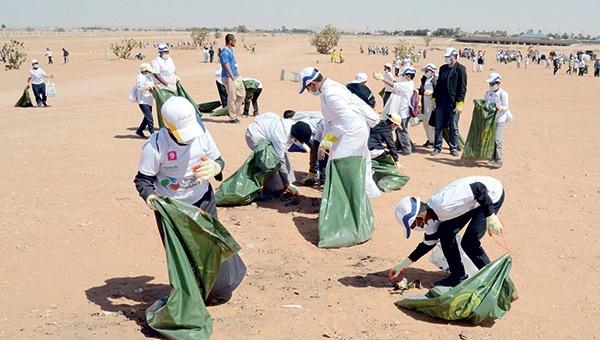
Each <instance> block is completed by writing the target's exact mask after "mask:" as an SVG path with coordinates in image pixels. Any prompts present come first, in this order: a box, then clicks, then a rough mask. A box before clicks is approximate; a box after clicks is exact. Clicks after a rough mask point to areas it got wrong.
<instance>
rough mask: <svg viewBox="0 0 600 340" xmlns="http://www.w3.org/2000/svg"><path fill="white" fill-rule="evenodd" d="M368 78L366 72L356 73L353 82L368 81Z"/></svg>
mask: <svg viewBox="0 0 600 340" xmlns="http://www.w3.org/2000/svg"><path fill="white" fill-rule="evenodd" d="M367 79H369V77H367V74H366V73H362V72H361V73H357V74H356V78H354V80H353V81H352V82H353V83H364V82H365V81H367Z"/></svg>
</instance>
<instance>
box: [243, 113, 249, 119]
mask: <svg viewBox="0 0 600 340" xmlns="http://www.w3.org/2000/svg"><path fill="white" fill-rule="evenodd" d="M248 117H250V116H249V115H248V114H247V113H244V114H243V115H242V118H248Z"/></svg>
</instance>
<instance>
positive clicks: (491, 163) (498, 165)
mask: <svg viewBox="0 0 600 340" xmlns="http://www.w3.org/2000/svg"><path fill="white" fill-rule="evenodd" d="M487 165H488V166H490V167H492V168H496V169H498V168H501V167H502V161H489V162H488V164H487Z"/></svg>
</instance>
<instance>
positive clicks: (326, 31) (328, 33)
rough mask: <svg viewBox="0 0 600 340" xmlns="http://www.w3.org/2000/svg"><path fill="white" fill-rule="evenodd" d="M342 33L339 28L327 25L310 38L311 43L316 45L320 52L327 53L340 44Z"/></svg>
mask: <svg viewBox="0 0 600 340" xmlns="http://www.w3.org/2000/svg"><path fill="white" fill-rule="evenodd" d="M341 35H342V34H341V33H340V31H339V30H338V29H337V28H335V27H333V26H331V25H327V26H325V28H323V29H322V30H321V32H319V33H317V34H315V35H314V36H313V37H312V38H311V39H310V45H311V46H315V47H316V48H317V52H318V53H321V54H327V53H329V51H331V49H332V48H334V47H335V46H337V45H338V41H339V40H340V36H341Z"/></svg>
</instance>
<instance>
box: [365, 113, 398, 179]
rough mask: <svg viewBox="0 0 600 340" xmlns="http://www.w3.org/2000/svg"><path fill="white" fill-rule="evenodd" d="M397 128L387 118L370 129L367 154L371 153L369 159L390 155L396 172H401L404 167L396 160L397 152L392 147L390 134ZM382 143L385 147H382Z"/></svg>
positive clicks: (392, 138)
mask: <svg viewBox="0 0 600 340" xmlns="http://www.w3.org/2000/svg"><path fill="white" fill-rule="evenodd" d="M397 127H398V125H397V124H396V123H394V122H393V121H392V120H391V119H389V118H387V119H385V120H382V121H381V122H379V124H377V125H375V126H374V127H372V128H371V132H370V134H369V142H368V145H369V152H370V153H371V159H373V158H377V157H379V156H381V155H390V157H392V159H393V160H394V164H395V165H396V170H398V171H402V170H404V167H403V166H402V164H400V161H399V160H398V152H397V151H396V146H395V145H394V136H393V134H392V131H394V130H395V129H396V128H397ZM384 143H385V146H384V145H383V144H384ZM386 146H387V150H386Z"/></svg>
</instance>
